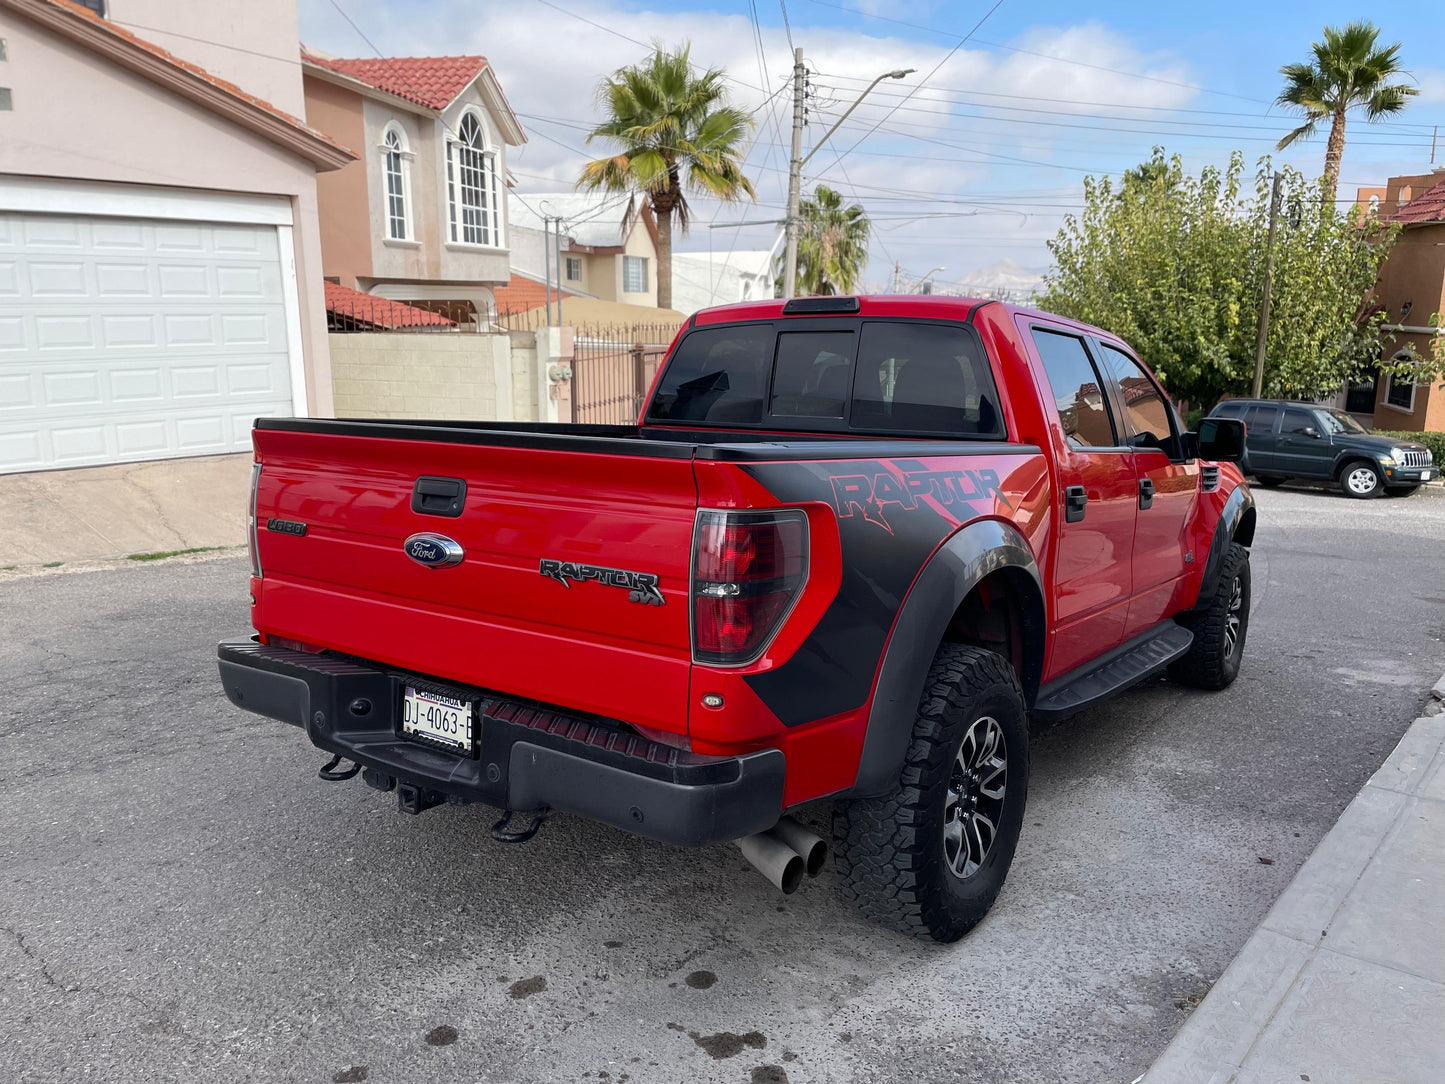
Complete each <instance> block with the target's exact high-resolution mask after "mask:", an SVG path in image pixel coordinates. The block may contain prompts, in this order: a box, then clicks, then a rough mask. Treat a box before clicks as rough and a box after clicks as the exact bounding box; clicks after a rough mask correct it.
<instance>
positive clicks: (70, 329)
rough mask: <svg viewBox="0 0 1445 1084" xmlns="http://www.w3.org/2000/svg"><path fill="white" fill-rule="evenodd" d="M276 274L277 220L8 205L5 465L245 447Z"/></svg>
mask: <svg viewBox="0 0 1445 1084" xmlns="http://www.w3.org/2000/svg"><path fill="white" fill-rule="evenodd" d="M282 274H283V272H282V262H281V258H280V250H279V246H278V243H277V229H276V227H275V226H272V225H230V224H225V225H223V224H211V223H204V222H183V221H176V222H170V221H159V220H155V219H139V218H105V217H96V216H84V215H55V214H16V213H9V214H7V213H3V212H0V473H6V472H14V471H27V470H43V469H46V468H52V467H74V466H84V465H89V464H94V463H119V462H127V461H134V460H143V459H161V458H166V457H171V456H186V455H214V454H217V453H222V452H237V451H247V450H249V448H250V446H251V435H250V433H251V422H252V420H253V419H255V418H256V417H257V416H258V415H277V414H281V415H289V414H291V413H292V392H291V378H290V366H289V354H288V350H287V316H286V289H285V286H286V284H285V282H284V280H283V277H282Z"/></svg>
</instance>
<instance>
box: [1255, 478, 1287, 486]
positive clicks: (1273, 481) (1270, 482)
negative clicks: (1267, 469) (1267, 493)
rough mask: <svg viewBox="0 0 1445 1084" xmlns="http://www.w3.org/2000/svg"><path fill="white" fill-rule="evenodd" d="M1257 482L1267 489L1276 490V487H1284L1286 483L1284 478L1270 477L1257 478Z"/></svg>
mask: <svg viewBox="0 0 1445 1084" xmlns="http://www.w3.org/2000/svg"><path fill="white" fill-rule="evenodd" d="M1255 481H1256V482H1258V483H1259V484H1260V485H1262V486H1264V488H1265V489H1274V488H1275V487H1276V486H1282V485H1284V482H1285V480H1284V479H1283V478H1276V477H1271V476H1268V475H1260V476H1259V477H1257V478H1255Z"/></svg>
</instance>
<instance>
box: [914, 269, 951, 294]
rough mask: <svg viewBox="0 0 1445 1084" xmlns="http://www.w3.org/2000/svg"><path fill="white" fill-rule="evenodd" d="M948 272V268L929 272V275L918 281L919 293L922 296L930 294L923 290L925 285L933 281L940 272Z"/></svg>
mask: <svg viewBox="0 0 1445 1084" xmlns="http://www.w3.org/2000/svg"><path fill="white" fill-rule="evenodd" d="M947 270H948V268H946V267H935V268H934V269H933V270H932V271H930V272H928V274H926V275H924V276H923V277H922V278H921V279H919V280H918V292H919V293H920V294H926V293H928V291H927V290H925V289H924V288H923V287H924V284H925V283H927V282H928V280H929V279H931V278H932V277H933V276H934V275H936V274H938V273H939V272H940V271H947Z"/></svg>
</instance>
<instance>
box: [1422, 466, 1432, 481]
mask: <svg viewBox="0 0 1445 1084" xmlns="http://www.w3.org/2000/svg"><path fill="white" fill-rule="evenodd" d="M1434 477H1435V471H1434V470H1433V469H1431V468H1426V469H1425V470H1422V471H1421V472H1420V481H1422V482H1428V481H1430V479H1432V478H1434Z"/></svg>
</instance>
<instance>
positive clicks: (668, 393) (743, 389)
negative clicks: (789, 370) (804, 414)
mask: <svg viewBox="0 0 1445 1084" xmlns="http://www.w3.org/2000/svg"><path fill="white" fill-rule="evenodd" d="M772 363H773V327H772V325H771V324H742V325H736V326H728V327H718V328H703V329H701V330H699V331H694V332H693V333H692V334H690V335H688V336H687V337H686V338H685V339H683V340H682V342H681V343H680V344H679V345H678V348H677V350H676V351H675V352H674V353H673V356H672V360H671V361H669V362H668V364H667V371H666V373H665V374H664V376H663V380H662V384H661V385H660V386H659V387H658V389H657V394H656V395H655V396H653V399H652V407H651V409H650V410H649V411H648V415H647V416H648V418H649V420H652V421H670V422H679V421H684V422H714V423H718V424H727V423H739V424H755V423H757V422H760V421H762V420H763V402H764V400H765V399H766V398H767V394H768V390H767V389H768V374H769V370H770V369H771V368H772Z"/></svg>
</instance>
